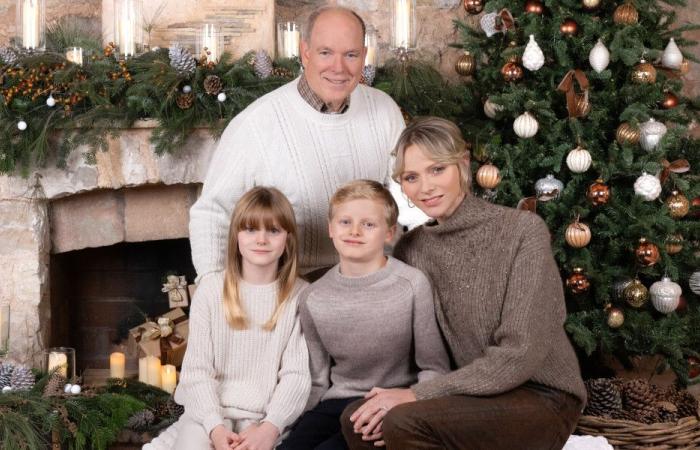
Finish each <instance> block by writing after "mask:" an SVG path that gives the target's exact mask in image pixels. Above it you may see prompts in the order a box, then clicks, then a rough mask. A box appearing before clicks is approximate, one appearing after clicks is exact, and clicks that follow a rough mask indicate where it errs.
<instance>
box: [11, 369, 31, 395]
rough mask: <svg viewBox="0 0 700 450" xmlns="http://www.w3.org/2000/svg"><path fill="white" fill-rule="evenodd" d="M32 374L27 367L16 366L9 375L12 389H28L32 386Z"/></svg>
mask: <svg viewBox="0 0 700 450" xmlns="http://www.w3.org/2000/svg"><path fill="white" fill-rule="evenodd" d="M34 381H35V379H34V374H33V373H32V371H31V369H29V368H28V367H22V366H17V367H15V370H13V371H12V376H11V377H10V387H11V388H12V390H13V391H28V390H29V389H31V388H32V387H33V386H34Z"/></svg>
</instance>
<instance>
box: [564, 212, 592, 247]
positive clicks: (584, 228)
mask: <svg viewBox="0 0 700 450" xmlns="http://www.w3.org/2000/svg"><path fill="white" fill-rule="evenodd" d="M564 239H565V240H566V243H567V244H569V245H570V246H571V247H573V248H583V247H585V246H586V245H588V243H589V242H591V229H590V228H588V225H586V224H585V223H582V222H579V221H578V219H577V220H576V221H575V222H573V223H570V224H569V226H567V227H566V234H565V235H564Z"/></svg>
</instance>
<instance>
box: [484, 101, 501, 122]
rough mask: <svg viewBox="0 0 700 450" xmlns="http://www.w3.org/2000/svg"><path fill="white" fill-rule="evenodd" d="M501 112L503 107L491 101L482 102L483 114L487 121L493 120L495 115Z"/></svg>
mask: <svg viewBox="0 0 700 450" xmlns="http://www.w3.org/2000/svg"><path fill="white" fill-rule="evenodd" d="M501 111H503V106H501V105H499V104H498V103H494V102H492V101H491V99H488V98H487V99H486V101H485V102H484V114H486V117H488V118H489V119H495V118H496V114H498V113H499V112H501Z"/></svg>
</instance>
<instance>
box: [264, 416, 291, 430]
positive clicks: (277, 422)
mask: <svg viewBox="0 0 700 450" xmlns="http://www.w3.org/2000/svg"><path fill="white" fill-rule="evenodd" d="M263 422H270V423H271V424H272V425H274V426H276V427H277V430H278V431H279V433H280V435H281V434H282V433H283V432H284V429H285V428H286V426H287V425H288V424H287V418H286V417H285V416H284V415H281V414H275V413H268V414H267V416H265V418H264V419H263Z"/></svg>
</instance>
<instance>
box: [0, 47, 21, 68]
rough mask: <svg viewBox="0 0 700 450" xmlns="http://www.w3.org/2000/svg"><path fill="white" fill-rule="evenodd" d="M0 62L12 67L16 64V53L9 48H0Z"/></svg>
mask: <svg viewBox="0 0 700 450" xmlns="http://www.w3.org/2000/svg"><path fill="white" fill-rule="evenodd" d="M0 61H2V62H4V63H5V64H9V65H14V64H15V63H16V62H17V52H16V51H15V50H14V49H13V48H11V47H0Z"/></svg>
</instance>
